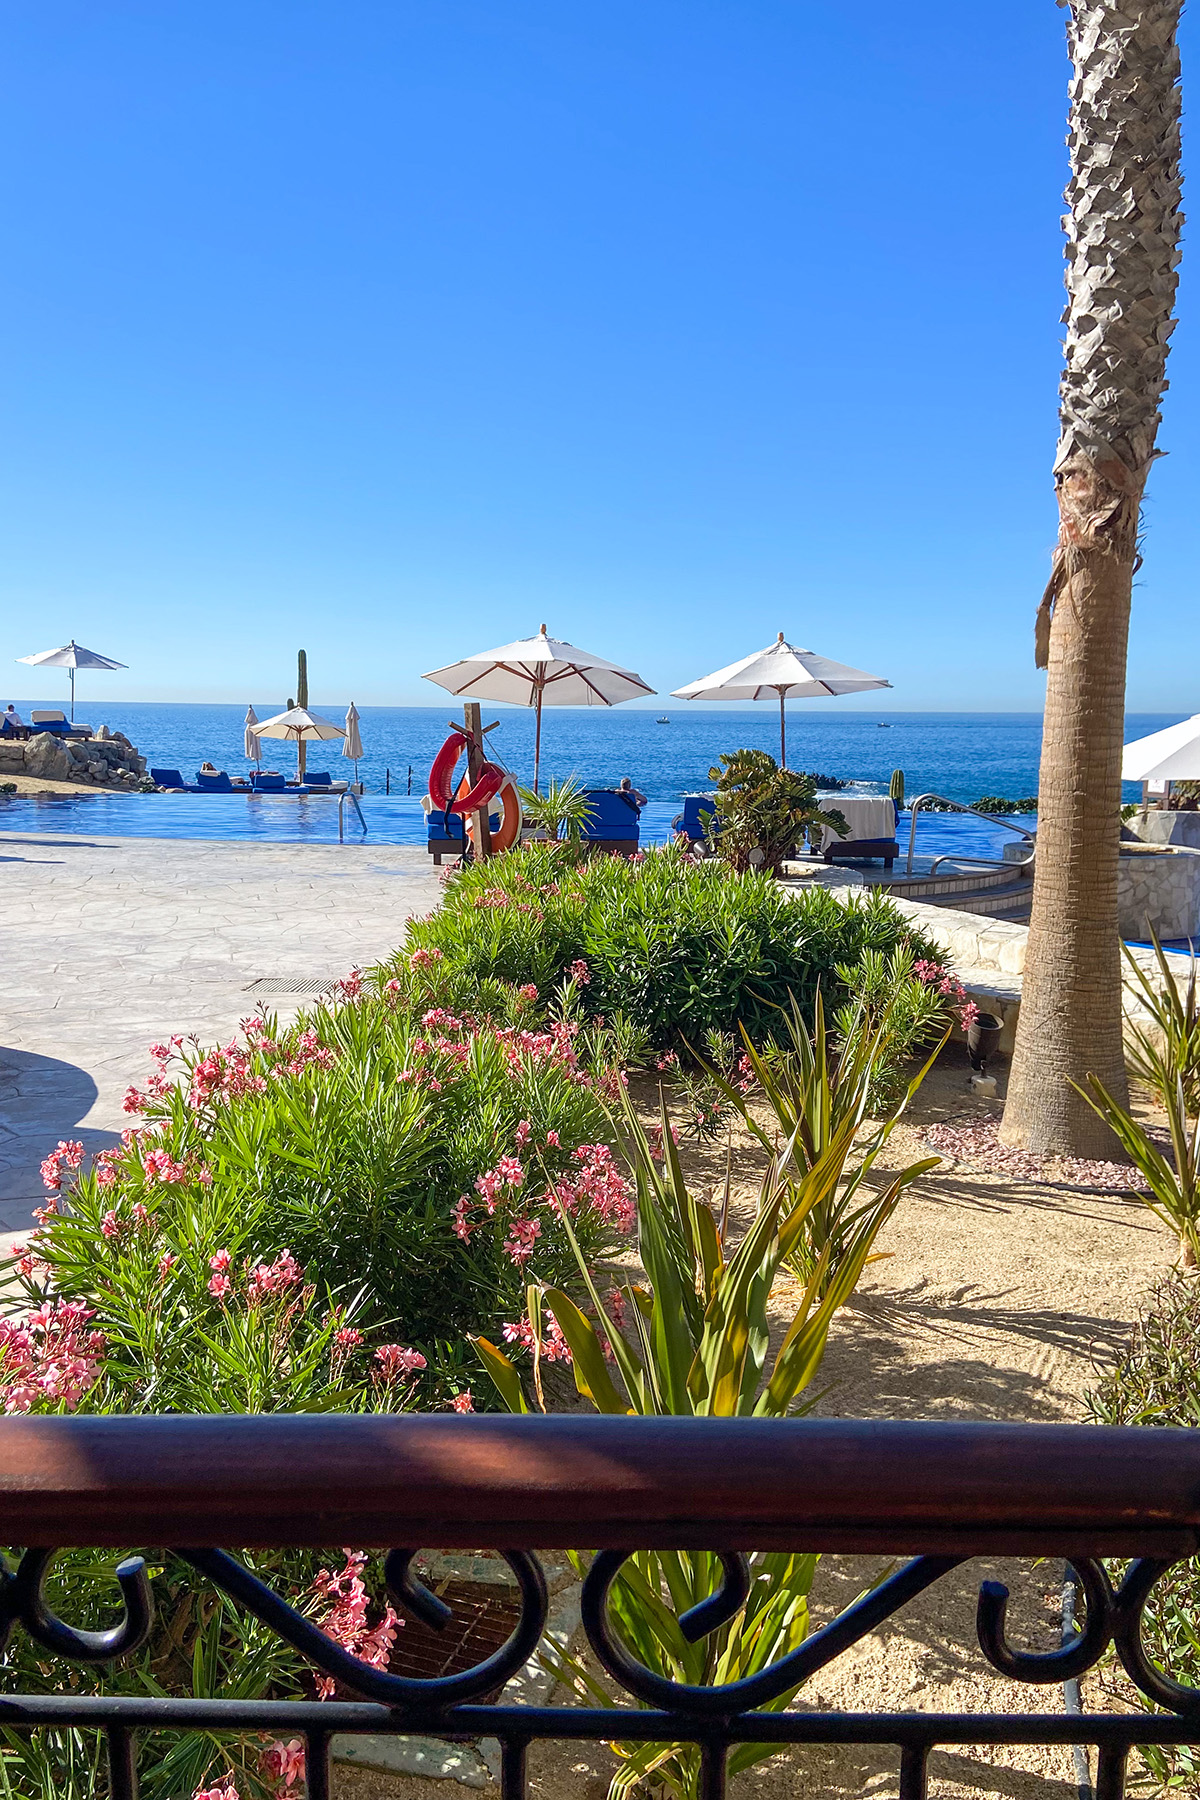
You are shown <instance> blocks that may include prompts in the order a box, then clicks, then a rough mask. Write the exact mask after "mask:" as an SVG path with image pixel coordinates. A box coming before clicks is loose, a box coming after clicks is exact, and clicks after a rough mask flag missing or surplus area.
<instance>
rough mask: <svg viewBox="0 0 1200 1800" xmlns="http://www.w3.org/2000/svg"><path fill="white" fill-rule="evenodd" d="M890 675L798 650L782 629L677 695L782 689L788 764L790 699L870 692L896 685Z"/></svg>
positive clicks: (766, 693)
mask: <svg viewBox="0 0 1200 1800" xmlns="http://www.w3.org/2000/svg"><path fill="white" fill-rule="evenodd" d="M891 685H892V684H891V682H890V681H884V680H883V678H882V677H881V676H879V675H868V674H867V673H866V671H865V670H864V669H851V668H848V667H847V666H846V664H845V663H839V662H833V661H831V659H830V658H829V657H828V656H819V655H818V654H817V652H816V651H815V650H797V649H796V647H795V646H794V645H793V644H789V643H787V642H786V641H785V639H784V635H783V633H782V631H781V632H780V633H779V637H778V639H777V641H776V642H775V643H773V644H769V645H768V646H767V648H766V649H765V650H756V651H755V652H754V654H753V655H752V656H744V657H743V658H742V660H741V662H735V663H730V664H729V667H728V668H726V669H718V670H717V671H716V672H715V674H712V675H705V676H704V677H703V678H702V679H701V680H700V681H689V682H688V684H687V686H686V687H681V688H675V689H674V692H673V698H674V699H676V700H766V699H768V698H769V697H770V695H772V694H778V695H779V762H780V766H781V767H782V768H785V769H786V768H787V722H786V718H785V715H784V710H783V707H784V701H785V700H786V699H787V698H788V696H789V694H790V695H791V697H792V699H793V700H816V699H818V698H822V697H825V696H827V695H830V694H865V693H867V692H868V691H869V690H870V689H871V688H890V687H891Z"/></svg>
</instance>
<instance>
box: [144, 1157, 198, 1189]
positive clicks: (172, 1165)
mask: <svg viewBox="0 0 1200 1800" xmlns="http://www.w3.org/2000/svg"><path fill="white" fill-rule="evenodd" d="M142 1168H143V1169H144V1170H145V1172H146V1174H147V1175H148V1176H149V1177H150V1180H151V1181H166V1182H178V1181H186V1180H187V1174H188V1172H187V1164H186V1163H181V1162H175V1161H174V1159H173V1158H172V1156H171V1154H170V1152H169V1151H167V1150H147V1152H146V1154H145V1156H144V1157H143V1158H142Z"/></svg>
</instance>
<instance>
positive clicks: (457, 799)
mask: <svg viewBox="0 0 1200 1800" xmlns="http://www.w3.org/2000/svg"><path fill="white" fill-rule="evenodd" d="M503 782H504V770H503V769H501V768H498V767H497V766H496V764H495V763H492V762H485V763H484V764H483V766H482V768H481V769H480V771H479V780H478V781H477V782H476V783H475V786H474V787H472V786H471V778H470V776H469V775H464V776H463V778H462V780H461V781H460V782H459V784H458V792H457V793H456V794H455V796H454V798H453V800H451V802H450V804H449V806H448V807H447V809H446V810H447V812H452V813H473V812H478V811H479V810H480V808H481V807H484V806H486V805H487V803H488V801H489V800H492V799H494V798H495V796H496V795H497V794H498V793H499V792H500V789H501V786H502V785H503Z"/></svg>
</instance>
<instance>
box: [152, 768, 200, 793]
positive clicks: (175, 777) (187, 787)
mask: <svg viewBox="0 0 1200 1800" xmlns="http://www.w3.org/2000/svg"><path fill="white" fill-rule="evenodd" d="M150 779H151V781H152V782H153V783H154V785H155V787H160V788H174V789H177V790H178V791H179V792H180V793H183V794H198V793H199V792H200V789H199V788H198V787H197V786H196V785H195V783H194V782H187V781H185V780H184V779H183V776H182V775H181V774H180V773H179V770H178V769H151V771H150Z"/></svg>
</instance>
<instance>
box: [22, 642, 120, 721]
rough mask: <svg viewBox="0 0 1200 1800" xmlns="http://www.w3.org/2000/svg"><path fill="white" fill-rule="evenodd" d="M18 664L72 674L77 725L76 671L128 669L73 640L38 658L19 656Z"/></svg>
mask: <svg viewBox="0 0 1200 1800" xmlns="http://www.w3.org/2000/svg"><path fill="white" fill-rule="evenodd" d="M17 661H18V662H22V663H33V664H35V665H38V666H41V667H43V668H51V669H68V670H69V671H70V674H71V723H72V724H74V723H75V671H76V669H127V668H128V667H129V664H128V663H121V662H113V660H112V658H111V657H109V656H101V655H100V654H99V652H98V651H96V650H85V649H84V647H83V645H82V644H77V643H76V642H75V639H74V638H72V639H71V641H70V643H69V644H63V645H61V646H60V647H59V649H57V650H39V651H38V653H37V655H36V656H18V657H17Z"/></svg>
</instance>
